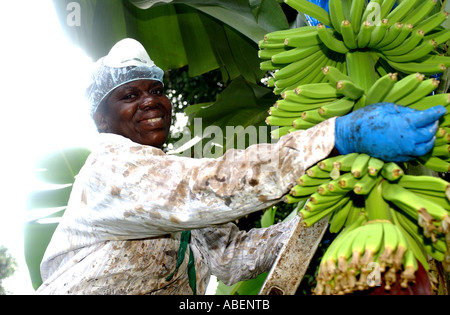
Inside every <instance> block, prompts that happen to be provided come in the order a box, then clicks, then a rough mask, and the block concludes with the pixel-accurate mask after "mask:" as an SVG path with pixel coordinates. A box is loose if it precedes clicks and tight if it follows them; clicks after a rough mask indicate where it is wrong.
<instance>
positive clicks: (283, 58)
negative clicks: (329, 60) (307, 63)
mask: <svg viewBox="0 0 450 315" xmlns="http://www.w3.org/2000/svg"><path fill="white" fill-rule="evenodd" d="M322 48H323V46H322V45H314V46H309V47H297V48H294V49H290V50H285V51H283V52H280V53H278V54H276V55H272V57H271V58H272V62H273V63H276V64H286V63H288V64H290V63H293V62H296V61H299V60H302V59H304V58H307V57H308V56H310V55H312V54H313V53H315V52H317V51H319V50H322Z"/></svg>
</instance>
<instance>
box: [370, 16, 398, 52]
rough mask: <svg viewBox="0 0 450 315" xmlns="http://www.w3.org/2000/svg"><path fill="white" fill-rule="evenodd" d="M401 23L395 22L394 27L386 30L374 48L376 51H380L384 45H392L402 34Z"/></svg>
mask: <svg viewBox="0 0 450 315" xmlns="http://www.w3.org/2000/svg"><path fill="white" fill-rule="evenodd" d="M402 30H403V23H400V22H397V23H396V24H395V25H393V26H391V27H389V28H388V30H387V31H386V35H385V36H384V38H383V39H382V40H381V41H380V42H379V43H378V44H377V45H376V46H375V48H377V49H382V48H383V47H385V46H386V45H388V44H390V43H392V42H393V41H394V40H395V39H396V38H397V37H398V36H399V35H400V33H401V32H402Z"/></svg>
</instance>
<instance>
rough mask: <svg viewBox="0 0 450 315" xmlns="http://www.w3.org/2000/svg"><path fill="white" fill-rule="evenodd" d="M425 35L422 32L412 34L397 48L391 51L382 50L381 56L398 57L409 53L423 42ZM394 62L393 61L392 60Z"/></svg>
mask: <svg viewBox="0 0 450 315" xmlns="http://www.w3.org/2000/svg"><path fill="white" fill-rule="evenodd" d="M424 36H425V33H424V32H423V31H422V30H418V31H416V32H413V33H412V34H411V36H409V38H408V39H406V40H405V42H404V43H402V44H401V45H400V46H399V47H396V48H393V49H391V50H383V54H385V55H386V56H399V55H404V54H407V53H409V52H411V51H412V50H413V49H414V48H416V47H417V45H419V43H420V42H421V41H422V40H423V38H424ZM394 61H395V60H394Z"/></svg>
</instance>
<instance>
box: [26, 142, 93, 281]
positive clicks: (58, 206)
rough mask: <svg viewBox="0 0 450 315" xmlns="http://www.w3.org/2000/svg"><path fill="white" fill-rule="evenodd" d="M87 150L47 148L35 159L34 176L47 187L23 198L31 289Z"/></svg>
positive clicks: (87, 152) (38, 279)
mask: <svg viewBox="0 0 450 315" xmlns="http://www.w3.org/2000/svg"><path fill="white" fill-rule="evenodd" d="M89 153H90V151H89V150H88V149H85V148H67V149H62V150H60V151H56V152H51V153H49V154H47V155H45V156H43V157H42V158H40V159H39V160H38V162H37V163H36V173H35V175H36V178H37V179H39V180H40V181H42V182H43V183H46V184H47V185H49V186H47V187H50V188H43V189H42V190H36V191H32V192H31V193H30V194H29V195H28V198H27V214H26V217H27V221H26V222H25V224H24V227H23V228H24V250H25V260H26V263H27V266H28V270H29V273H30V278H31V282H32V285H33V288H34V289H37V288H39V286H40V285H41V284H42V278H41V274H40V264H41V261H42V257H43V256H44V253H45V250H46V249H47V246H48V243H49V242H50V240H51V237H52V235H53V233H54V231H55V229H56V227H57V226H58V222H59V219H60V218H61V217H62V215H63V214H64V210H65V208H66V207H67V203H68V201H69V197H70V192H71V191H72V184H73V182H74V181H75V176H76V175H77V174H78V172H79V171H80V169H81V167H82V166H83V165H84V163H85V161H86V158H87V156H88V155H89Z"/></svg>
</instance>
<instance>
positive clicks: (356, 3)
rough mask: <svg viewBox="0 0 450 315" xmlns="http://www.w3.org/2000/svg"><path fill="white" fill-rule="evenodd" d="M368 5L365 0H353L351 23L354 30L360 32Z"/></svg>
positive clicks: (356, 32)
mask: <svg viewBox="0 0 450 315" xmlns="http://www.w3.org/2000/svg"><path fill="white" fill-rule="evenodd" d="M365 7H366V1H365V0H353V1H352V5H351V7H350V24H351V25H352V26H353V32H354V33H355V34H358V32H359V28H360V25H361V19H362V15H363V12H364V8H365Z"/></svg>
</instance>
